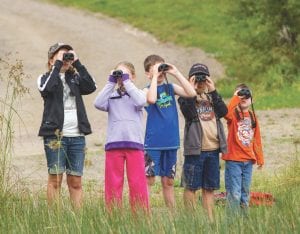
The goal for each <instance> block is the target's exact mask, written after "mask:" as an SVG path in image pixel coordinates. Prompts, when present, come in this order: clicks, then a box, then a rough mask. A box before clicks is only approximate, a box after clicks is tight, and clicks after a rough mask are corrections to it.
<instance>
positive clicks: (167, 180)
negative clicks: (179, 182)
mask: <svg viewBox="0 0 300 234" xmlns="http://www.w3.org/2000/svg"><path fill="white" fill-rule="evenodd" d="M162 186H163V187H164V188H167V187H171V186H172V187H173V186H174V179H172V178H168V177H165V178H163V179H162Z"/></svg>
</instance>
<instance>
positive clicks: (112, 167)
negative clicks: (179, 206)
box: [94, 62, 149, 210]
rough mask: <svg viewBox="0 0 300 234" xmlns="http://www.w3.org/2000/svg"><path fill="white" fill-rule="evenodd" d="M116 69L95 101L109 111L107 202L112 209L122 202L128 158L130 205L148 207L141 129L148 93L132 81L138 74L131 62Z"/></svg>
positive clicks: (100, 107)
mask: <svg viewBox="0 0 300 234" xmlns="http://www.w3.org/2000/svg"><path fill="white" fill-rule="evenodd" d="M115 69H116V70H115V71H113V72H112V74H111V75H110V76H109V78H108V82H107V84H106V85H105V86H104V88H103V89H102V90H101V92H100V93H99V94H98V96H97V98H96V100H95V103H94V105H95V107H96V108H97V109H99V110H102V111H106V112H108V128H107V140H106V145H105V151H106V157H105V202H106V205H107V207H108V209H109V210H111V208H112V206H113V205H116V206H118V207H120V206H121V204H122V192H123V183H124V164H125V162H126V172H127V178H128V184H129V198H130V204H131V207H132V209H133V210H134V209H135V208H136V207H137V206H138V207H140V208H143V209H148V203H149V201H148V189H147V181H146V176H145V173H144V137H143V130H142V129H143V126H142V121H143V107H144V106H145V104H146V95H145V93H144V92H143V91H142V90H139V89H138V88H137V87H136V86H135V85H134V84H133V81H134V80H135V79H136V76H135V69H134V66H133V65H132V64H131V63H129V62H120V63H119V64H118V65H117V66H116V68H115ZM116 85H117V87H118V88H117V90H115V87H116Z"/></svg>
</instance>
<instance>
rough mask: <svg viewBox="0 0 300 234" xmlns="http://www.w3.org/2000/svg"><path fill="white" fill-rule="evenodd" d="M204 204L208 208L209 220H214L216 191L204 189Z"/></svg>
mask: <svg viewBox="0 0 300 234" xmlns="http://www.w3.org/2000/svg"><path fill="white" fill-rule="evenodd" d="M202 205H203V208H204V209H205V210H206V212H207V215H208V218H209V221H210V222H212V223H213V222H214V216H213V208H214V191H213V190H207V189H202Z"/></svg>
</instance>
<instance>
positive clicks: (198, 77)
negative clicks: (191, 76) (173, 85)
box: [195, 73, 206, 82]
mask: <svg viewBox="0 0 300 234" xmlns="http://www.w3.org/2000/svg"><path fill="white" fill-rule="evenodd" d="M195 81H196V82H203V81H206V75H205V74H203V73H196V74H195Z"/></svg>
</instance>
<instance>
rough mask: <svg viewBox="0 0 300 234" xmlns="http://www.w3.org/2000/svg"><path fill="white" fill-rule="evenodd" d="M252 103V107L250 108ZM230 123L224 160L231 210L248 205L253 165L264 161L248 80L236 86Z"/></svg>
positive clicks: (230, 110)
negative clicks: (247, 84) (246, 83)
mask: <svg viewBox="0 0 300 234" xmlns="http://www.w3.org/2000/svg"><path fill="white" fill-rule="evenodd" d="M250 106H252V111H251V110H250ZM225 118H226V120H227V125H228V138H227V141H228V153H226V154H223V156H222V159H223V160H225V187H226V192H227V200H228V205H229V208H231V209H230V210H232V211H235V212H236V211H238V210H239V208H240V207H242V208H247V207H248V206H249V193H250V184H251V177H252V165H253V164H255V163H257V164H258V167H259V168H262V166H263V164H264V158H263V152H262V144H261V136H260V129H259V125H258V120H257V118H256V116H255V112H254V109H253V103H252V93H251V91H250V89H249V88H248V87H247V86H246V85H245V84H240V85H238V86H237V87H236V91H235V93H234V96H233V97H232V99H231V100H230V102H229V104H228V114H227V115H226V116H225Z"/></svg>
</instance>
